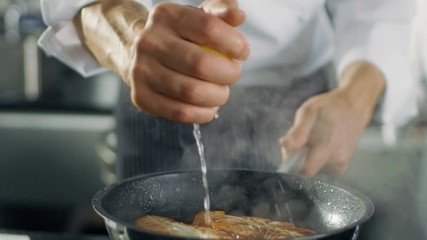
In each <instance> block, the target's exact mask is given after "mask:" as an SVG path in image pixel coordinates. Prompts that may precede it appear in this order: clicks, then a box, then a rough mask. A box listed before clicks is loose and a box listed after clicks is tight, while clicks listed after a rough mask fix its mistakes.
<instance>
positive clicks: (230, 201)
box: [92, 170, 374, 240]
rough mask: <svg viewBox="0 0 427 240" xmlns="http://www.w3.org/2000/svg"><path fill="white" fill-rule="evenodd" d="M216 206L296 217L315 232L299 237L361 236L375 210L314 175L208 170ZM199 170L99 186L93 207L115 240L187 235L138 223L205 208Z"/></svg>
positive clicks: (185, 216) (184, 217)
mask: <svg viewBox="0 0 427 240" xmlns="http://www.w3.org/2000/svg"><path fill="white" fill-rule="evenodd" d="M208 180H209V193H210V198H211V210H222V211H225V212H226V213H227V214H232V215H247V216H258V217H266V218H270V219H273V220H282V221H293V222H294V223H295V225H297V226H298V227H306V228H310V229H313V230H315V231H316V233H317V234H316V235H314V236H309V237H303V238H298V239H331V240H333V239H356V238H357V235H358V232H359V230H360V227H361V225H362V224H363V223H364V222H366V221H367V220H368V219H369V218H370V217H371V216H372V214H373V212H374V206H373V204H372V202H371V201H370V200H369V199H368V198H367V197H366V196H364V195H363V194H361V193H360V192H358V191H356V190H354V189H350V188H348V187H346V186H340V185H335V184H331V183H328V182H326V181H321V180H318V179H315V178H310V177H305V176H298V175H291V174H284V173H276V172H259V171H246V170H209V171H208ZM203 199H204V189H203V184H202V176H201V171H200V170H194V171H191V170H188V171H178V172H164V173H157V174H150V175H142V176H138V177H134V178H131V179H128V180H125V181H122V182H119V183H116V184H113V185H110V186H107V187H106V188H104V189H102V190H100V191H99V192H98V193H96V194H95V196H94V197H93V201H92V204H93V207H94V209H95V211H96V212H97V213H98V214H99V215H101V216H102V217H103V218H104V220H105V223H106V227H107V230H108V232H109V234H110V237H111V238H112V239H114V240H139V239H144V240H145V239H183V238H179V237H173V236H167V235H161V234H158V233H155V232H151V231H147V230H142V229H139V228H137V227H136V226H135V225H134V224H133V222H134V221H135V220H136V219H137V218H139V217H141V216H144V215H160V216H165V217H169V218H173V219H175V220H178V221H182V222H186V223H191V222H192V220H193V218H194V216H195V215H196V213H198V212H200V211H202V210H203V209H204V208H203Z"/></svg>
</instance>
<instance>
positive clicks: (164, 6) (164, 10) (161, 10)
mask: <svg viewBox="0 0 427 240" xmlns="http://www.w3.org/2000/svg"><path fill="white" fill-rule="evenodd" d="M169 7H170V3H159V4H156V5H155V6H154V7H153V9H152V11H151V19H152V20H153V21H154V22H158V21H162V20H163V19H165V18H166V17H167V16H168V15H169V14H170V12H169Z"/></svg>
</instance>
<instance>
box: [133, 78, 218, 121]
mask: <svg viewBox="0 0 427 240" xmlns="http://www.w3.org/2000/svg"><path fill="white" fill-rule="evenodd" d="M133 84H134V85H133V86H131V99H132V102H133V104H134V105H135V106H137V107H138V108H140V109H141V110H143V111H144V112H146V113H148V114H150V115H153V116H162V117H165V118H167V119H169V120H173V121H179V122H183V123H206V122H209V121H211V120H212V119H213V118H214V117H215V114H216V113H217V111H218V107H201V106H196V105H192V104H188V103H185V102H181V101H176V100H175V99H172V98H169V97H168V96H165V95H162V94H160V93H157V92H155V91H153V90H152V89H151V88H150V87H149V86H148V85H147V84H146V82H144V81H134V82H133Z"/></svg>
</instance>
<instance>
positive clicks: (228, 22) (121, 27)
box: [80, 0, 249, 123]
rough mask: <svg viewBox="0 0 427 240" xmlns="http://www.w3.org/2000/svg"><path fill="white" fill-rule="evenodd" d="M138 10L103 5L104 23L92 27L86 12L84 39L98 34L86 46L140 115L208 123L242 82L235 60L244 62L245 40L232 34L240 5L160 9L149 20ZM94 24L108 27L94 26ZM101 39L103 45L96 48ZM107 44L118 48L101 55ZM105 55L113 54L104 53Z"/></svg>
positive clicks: (119, 2) (117, 0)
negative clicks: (116, 77)
mask: <svg viewBox="0 0 427 240" xmlns="http://www.w3.org/2000/svg"><path fill="white" fill-rule="evenodd" d="M114 4H116V6H114ZM138 4H139V3H136V2H134V1H126V0H114V1H100V3H98V7H99V9H100V10H98V13H99V15H102V16H103V18H100V17H98V18H96V19H93V18H92V19H91V18H90V17H89V16H91V15H92V17H94V16H95V14H91V13H90V7H87V8H85V9H84V10H83V11H82V14H81V18H80V19H81V21H80V24H81V25H82V29H83V30H82V31H81V33H82V35H85V36H86V37H87V36H88V33H90V31H89V30H92V31H94V32H95V33H96V34H93V36H94V38H95V40H94V41H93V43H92V47H91V46H90V45H91V44H90V41H84V42H86V43H89V44H88V45H89V49H91V50H92V52H93V53H94V55H95V56H96V57H97V59H98V60H99V61H100V62H101V63H103V64H104V65H106V66H108V67H110V68H111V69H113V70H114V71H115V72H117V73H118V74H119V75H120V76H121V77H122V78H123V79H124V80H125V81H126V83H127V84H128V85H129V86H130V89H131V98H132V102H133V103H134V104H135V105H136V106H137V107H138V108H139V109H141V110H142V111H144V112H146V113H148V114H151V115H154V116H162V117H165V118H168V119H171V120H176V121H180V122H187V123H204V122H208V121H210V120H212V119H213V118H214V116H215V114H216V112H217V110H218V108H219V106H221V105H223V104H224V103H225V102H226V101H227V99H228V96H229V88H228V86H229V85H230V84H232V83H234V82H235V81H237V80H238V78H239V77H240V74H241V65H240V63H239V60H245V59H246V58H247V57H248V54H249V46H248V43H247V42H246V39H245V37H244V36H243V35H242V34H241V33H240V32H239V31H238V30H237V29H236V28H235V26H237V25H239V24H241V23H242V22H243V21H244V19H245V15H244V13H243V12H242V11H241V10H240V9H239V7H238V5H237V1H236V0H215V1H213V0H209V1H205V2H203V3H202V4H201V6H200V7H199V8H196V7H191V6H187V5H179V4H174V3H160V4H157V5H155V6H154V7H153V8H152V10H150V11H149V12H147V11H146V9H145V8H141V6H142V5H138ZM110 5H112V6H110ZM96 6H97V5H94V6H93V7H96ZM139 8H141V9H140V10H138V9H139ZM144 10H145V14H146V16H145V17H143V13H144ZM86 11H87V12H89V13H88V14H86V15H85V12H86ZM90 22H92V25H94V26H92V27H91V28H90V27H87V26H90ZM97 22H98V23H103V22H105V23H104V24H98V26H97V25H95V24H93V23H97ZM103 26H104V27H105V28H106V30H102V27H103ZM85 27H86V29H85ZM85 30H87V31H85ZM96 31H97V32H96ZM101 31H103V32H101ZM105 32H107V33H108V34H105ZM103 35H104V36H103ZM85 36H84V37H85ZM101 37H105V38H107V39H108V41H99V40H97V39H99V38H101ZM86 40H87V39H86ZM89 40H90V39H89ZM109 41H111V42H112V43H116V45H114V44H110V45H106V46H102V47H99V45H100V44H106V43H105V42H107V43H108V42H109ZM114 46H115V47H114ZM207 48H209V49H215V51H216V52H214V51H211V50H207ZM104 49H108V50H109V51H110V52H106V53H102V51H104ZM100 52H101V53H100ZM217 52H220V53H221V54H218V53H217ZM97 53H98V54H97ZM224 55H225V56H227V57H224Z"/></svg>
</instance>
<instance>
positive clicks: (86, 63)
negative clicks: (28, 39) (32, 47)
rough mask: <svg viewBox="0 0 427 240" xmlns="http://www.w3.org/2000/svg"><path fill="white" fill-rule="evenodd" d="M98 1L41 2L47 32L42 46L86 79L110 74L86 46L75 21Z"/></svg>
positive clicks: (40, 42) (56, 0) (47, 53)
mask: <svg viewBox="0 0 427 240" xmlns="http://www.w3.org/2000/svg"><path fill="white" fill-rule="evenodd" d="M93 2H95V0H80V1H69V0H41V1H40V7H41V10H42V14H43V20H44V22H45V23H46V24H47V26H48V27H47V29H46V30H45V31H44V32H43V34H42V35H41V36H40V39H39V46H40V47H41V48H42V49H43V50H44V52H45V53H46V55H48V56H52V57H55V58H57V59H58V60H60V61H61V62H63V63H64V64H66V65H67V66H69V67H71V68H72V69H74V70H75V71H77V72H78V73H80V74H81V75H82V76H84V77H89V76H93V75H96V74H99V73H103V72H106V71H107V69H106V68H104V67H102V66H101V65H100V64H99V63H98V61H97V60H96V59H95V58H94V57H93V56H92V55H91V54H90V53H89V52H88V51H87V50H86V49H85V48H84V47H83V45H82V43H81V41H80V39H79V36H78V34H77V32H76V29H75V27H74V24H73V22H72V19H73V17H74V16H75V15H76V14H77V12H78V11H79V10H80V9H81V8H82V7H84V6H86V5H88V4H90V3H93Z"/></svg>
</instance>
